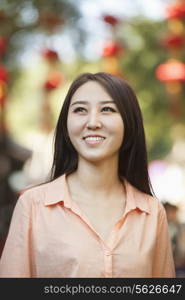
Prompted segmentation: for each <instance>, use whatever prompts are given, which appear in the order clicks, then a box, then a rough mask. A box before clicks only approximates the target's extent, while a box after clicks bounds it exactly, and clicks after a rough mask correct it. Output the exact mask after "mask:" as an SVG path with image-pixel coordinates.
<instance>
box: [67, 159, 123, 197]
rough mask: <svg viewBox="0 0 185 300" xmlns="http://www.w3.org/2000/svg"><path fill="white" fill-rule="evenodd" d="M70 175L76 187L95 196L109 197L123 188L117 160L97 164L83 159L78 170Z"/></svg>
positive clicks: (71, 181)
mask: <svg viewBox="0 0 185 300" xmlns="http://www.w3.org/2000/svg"><path fill="white" fill-rule="evenodd" d="M69 177H70V183H71V184H73V186H74V187H75V186H76V188H77V187H79V190H81V191H84V193H86V194H87V195H93V197H98V198H99V197H102V198H109V197H111V195H113V194H115V192H116V191H118V190H120V189H121V188H122V183H121V181H120V179H119V176H118V163H117V162H115V160H114V161H113V160H112V161H111V160H109V161H107V162H99V163H96V164H95V163H90V162H87V161H84V160H82V159H81V160H79V163H78V168H77V170H76V171H75V172H74V173H72V174H71V175H69Z"/></svg>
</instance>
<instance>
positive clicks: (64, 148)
mask: <svg viewBox="0 0 185 300" xmlns="http://www.w3.org/2000/svg"><path fill="white" fill-rule="evenodd" d="M88 81H96V82H98V83H99V84H101V86H103V87H104V88H105V90H106V91H107V92H108V94H109V95H110V96H111V97H112V99H113V100H114V101H115V103H116V105H117V107H118V110H119V112H120V114H121V117H122V119H123V123H124V139H123V143H122V145H121V147H120V150H119V165H118V175H119V177H120V178H125V179H127V180H128V181H129V182H130V183H131V184H132V185H133V186H135V187H136V188H137V189H139V190H140V191H142V192H144V193H147V194H150V195H153V194H154V193H153V190H152V186H151V182H150V179H149V175H148V165H147V151H146V141H145V133H144V127H143V120H142V114H141V110H140V107H139V104H138V101H137V98H136V95H135V93H134V91H133V89H132V88H131V87H130V85H129V84H128V82H126V81H125V80H124V79H122V78H120V77H117V76H115V75H113V74H109V73H105V72H98V73H95V74H92V73H83V74H80V75H79V76H78V77H77V78H76V79H75V80H74V81H73V83H72V84H71V86H70V88H69V90H68V93H67V95H66V97H65V100H64V103H63V106H62V109H61V112H60V115H59V118H58V122H57V125H56V128H55V133H54V157H53V164H52V169H51V173H50V180H49V181H53V180H54V179H56V178H57V177H59V176H61V175H63V174H70V173H72V172H73V171H75V170H76V169H77V166H78V154H77V152H76V150H75V148H74V147H73V145H72V143H71V141H70V139H69V136H68V130H67V116H68V110H69V105H70V102H71V98H72V96H73V94H74V93H75V92H76V90H77V89H78V88H79V87H80V86H82V85H83V84H84V83H86V82H88Z"/></svg>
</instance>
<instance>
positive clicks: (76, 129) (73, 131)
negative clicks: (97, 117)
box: [67, 116, 81, 139]
mask: <svg viewBox="0 0 185 300" xmlns="http://www.w3.org/2000/svg"><path fill="white" fill-rule="evenodd" d="M67 131H68V134H69V137H70V138H71V139H73V137H75V136H76V135H79V133H80V131H81V124H80V122H79V120H77V119H76V118H73V117H71V116H69V117H68V119H67Z"/></svg>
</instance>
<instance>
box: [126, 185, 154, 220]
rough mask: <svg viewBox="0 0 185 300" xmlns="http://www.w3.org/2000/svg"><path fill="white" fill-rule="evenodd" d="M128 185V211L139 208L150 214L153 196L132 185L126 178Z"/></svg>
mask: <svg viewBox="0 0 185 300" xmlns="http://www.w3.org/2000/svg"><path fill="white" fill-rule="evenodd" d="M124 182H125V186H126V212H125V213H127V212H128V211H131V210H134V209H139V210H140V211H143V212H146V213H147V214H150V212H151V210H150V201H149V198H150V197H151V196H150V195H148V194H145V193H144V192H141V191H140V190H138V189H137V188H136V187H134V186H133V185H131V184H130V183H129V182H128V181H127V180H126V179H125V180H124Z"/></svg>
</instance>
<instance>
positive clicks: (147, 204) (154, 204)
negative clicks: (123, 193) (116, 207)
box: [134, 187, 166, 216]
mask: <svg viewBox="0 0 185 300" xmlns="http://www.w3.org/2000/svg"><path fill="white" fill-rule="evenodd" d="M134 196H135V198H136V199H137V200H136V202H137V204H138V206H141V207H142V208H146V210H147V211H148V212H149V213H150V214H151V215H156V216H164V215H165V214H166V212H165V208H164V206H163V204H162V202H161V200H160V199H158V198H157V197H156V196H154V195H153V196H152V195H149V194H146V193H144V192H142V191H140V190H138V189H137V188H135V187H134Z"/></svg>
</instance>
